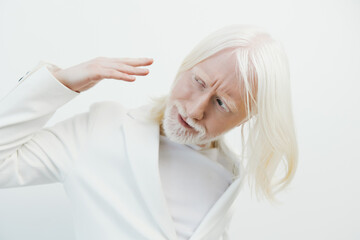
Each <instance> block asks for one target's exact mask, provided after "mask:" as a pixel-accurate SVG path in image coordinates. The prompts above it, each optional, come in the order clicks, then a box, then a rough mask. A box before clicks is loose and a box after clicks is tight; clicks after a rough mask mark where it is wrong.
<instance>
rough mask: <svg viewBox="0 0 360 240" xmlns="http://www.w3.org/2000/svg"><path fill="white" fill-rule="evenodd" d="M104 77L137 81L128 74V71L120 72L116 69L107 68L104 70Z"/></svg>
mask: <svg viewBox="0 0 360 240" xmlns="http://www.w3.org/2000/svg"><path fill="white" fill-rule="evenodd" d="M103 78H107V79H118V80H124V81H128V82H133V81H135V79H136V78H135V77H134V76H131V75H128V74H126V73H123V72H119V71H117V70H115V69H106V70H104V75H103Z"/></svg>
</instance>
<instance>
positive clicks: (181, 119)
mask: <svg viewBox="0 0 360 240" xmlns="http://www.w3.org/2000/svg"><path fill="white" fill-rule="evenodd" d="M178 120H179V122H180V124H181V125H182V126H184V127H186V128H190V129H193V127H191V126H190V125H189V124H187V122H186V121H185V120H184V119H183V117H182V116H181V115H180V114H178Z"/></svg>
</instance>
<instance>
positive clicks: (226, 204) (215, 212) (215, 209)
mask: <svg viewBox="0 0 360 240" xmlns="http://www.w3.org/2000/svg"><path fill="white" fill-rule="evenodd" d="M242 180H243V178H242V177H237V178H236V179H235V180H234V181H233V182H232V183H231V185H230V186H229V187H228V188H227V189H226V191H225V192H224V193H223V195H221V197H220V198H219V199H218V200H217V201H216V202H215V204H214V205H213V206H212V207H211V209H210V210H209V212H208V213H207V214H206V215H205V217H204V218H203V220H202V221H201V223H200V225H199V226H198V227H197V228H196V230H195V232H194V233H193V235H192V236H191V238H190V240H197V239H212V238H211V236H207V235H208V234H209V232H211V230H212V229H214V228H216V227H217V226H218V222H219V221H220V220H223V217H224V216H227V215H228V214H232V211H233V204H235V203H236V201H235V199H236V198H237V196H238V195H239V191H240V189H241V186H242V183H243V181H242ZM225 212H226V214H225Z"/></svg>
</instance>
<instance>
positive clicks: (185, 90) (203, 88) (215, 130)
mask: <svg viewBox="0 0 360 240" xmlns="http://www.w3.org/2000/svg"><path fill="white" fill-rule="evenodd" d="M152 63H153V59H151V58H106V57H98V58H95V59H92V60H90V61H87V62H84V63H81V64H78V65H76V66H73V67H70V68H66V69H60V68H58V69H52V70H50V71H52V73H53V75H54V76H55V77H56V78H57V79H58V80H59V81H60V82H61V83H62V84H64V85H65V86H66V87H68V88H69V89H71V90H73V91H76V92H83V91H86V90H88V89H90V88H91V87H93V86H94V85H96V84H97V83H98V82H100V81H101V80H103V79H115V80H123V81H128V82H133V81H135V79H136V77H135V76H145V75H147V74H148V73H149V70H148V69H146V68H143V67H144V66H149V65H151V64H152ZM235 63H236V59H235V55H234V53H233V52H232V51H231V49H224V50H222V51H220V52H218V53H216V54H214V55H213V56H210V57H209V58H207V59H205V60H204V61H202V62H200V63H199V64H197V65H195V66H194V67H193V68H191V69H189V70H188V71H186V72H184V73H182V74H181V75H180V76H179V79H178V81H177V83H176V84H175V86H174V88H173V89H172V91H171V94H170V99H169V101H170V103H171V102H173V101H178V102H179V103H180V104H181V105H182V107H183V108H184V110H185V114H186V115H184V116H181V115H180V114H179V113H178V112H176V113H175V114H176V115H177V116H175V117H176V118H177V119H178V122H179V124H181V125H182V126H183V127H184V128H186V129H187V131H189V132H194V131H195V130H194V129H193V128H192V127H190V126H189V125H188V124H187V121H189V120H188V119H190V118H191V120H192V121H193V122H194V123H196V124H199V125H201V126H203V127H204V128H205V129H206V135H207V137H208V138H212V137H216V136H218V135H220V134H222V133H224V132H227V131H228V130H230V129H232V128H234V127H236V126H238V125H239V124H241V123H242V122H243V121H244V120H245V118H246V113H245V107H244V102H243V101H242V97H241V95H240V92H241V91H240V86H239V80H238V79H237V77H236V74H235V71H234V69H235V68H236V65H235ZM194 133H195V132H194ZM195 134H196V133H195Z"/></svg>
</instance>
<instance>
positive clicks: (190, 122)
mask: <svg viewBox="0 0 360 240" xmlns="http://www.w3.org/2000/svg"><path fill="white" fill-rule="evenodd" d="M174 105H175V107H176V108H177V110H178V113H179V114H180V115H181V117H183V118H186V123H187V124H188V125H189V126H190V127H192V128H194V129H195V130H196V131H197V132H199V133H200V134H202V135H205V134H206V130H205V128H204V127H203V126H201V125H199V124H197V123H196V122H195V121H194V120H193V119H192V118H189V117H188V115H187V114H186V112H185V109H184V108H183V107H182V106H181V104H180V103H179V102H177V101H176V102H174ZM184 120H185V119H184Z"/></svg>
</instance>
